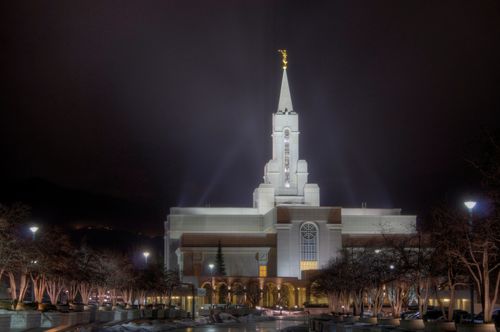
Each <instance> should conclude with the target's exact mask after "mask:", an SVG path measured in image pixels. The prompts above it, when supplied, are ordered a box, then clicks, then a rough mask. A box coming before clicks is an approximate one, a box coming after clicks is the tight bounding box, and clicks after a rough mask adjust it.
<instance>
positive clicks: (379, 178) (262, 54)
mask: <svg viewBox="0 0 500 332" xmlns="http://www.w3.org/2000/svg"><path fill="white" fill-rule="evenodd" d="M0 6H1V7H0V12H1V13H0V22H1V23H0V24H1V32H0V36H1V48H0V49H1V50H0V63H1V73H2V74H1V89H0V110H1V117H0V144H1V151H2V153H1V163H0V202H12V201H16V200H22V201H25V202H27V203H29V204H30V205H32V206H33V218H34V220H38V221H39V222H40V223H60V224H67V225H79V226H81V225H89V224H102V225H109V226H112V227H115V228H123V229H131V230H134V231H142V232H146V233H147V232H149V233H156V234H159V233H160V232H161V230H162V221H163V220H164V219H165V215H166V214H167V213H168V209H169V208H170V207H171V206H177V205H180V206H194V205H211V206H225V205H227V206H235V205H237V206H251V204H252V192H253V190H254V188H255V187H257V186H258V184H259V183H260V182H261V180H262V176H263V170H264V165H265V163H266V162H267V161H268V160H269V159H270V158H271V137H270V134H271V115H272V113H273V112H275V110H276V107H277V102H278V92H279V85H280V81H281V66H280V57H279V54H278V53H277V50H278V49H280V48H286V49H287V50H288V53H289V69H288V77H289V80H290V87H291V92H292V98H293V103H294V108H295V110H296V111H297V112H298V114H299V117H300V118H299V119H300V126H301V136H300V140H301V142H300V149H301V151H300V154H301V158H302V159H305V160H307V161H308V164H309V173H310V175H309V182H313V183H318V184H319V186H320V188H321V203H322V205H335V206H344V207H358V206H361V202H367V204H368V207H400V208H402V209H403V212H404V213H418V214H419V216H420V217H423V216H425V215H426V214H427V213H428V211H429V210H430V208H431V207H432V206H433V205H434V204H437V203H438V202H440V201H442V200H446V199H448V200H450V201H452V202H454V200H455V199H456V200H458V199H459V196H460V195H461V194H460V193H464V195H465V194H468V193H470V192H473V191H474V190H476V182H475V181H476V180H477V179H476V178H475V177H474V174H473V172H471V170H470V168H469V167H468V165H467V163H466V162H464V159H465V158H466V153H467V151H468V147H470V145H471V144H472V145H473V142H474V141H475V140H476V138H477V137H478V136H480V132H481V130H483V129H484V128H486V129H487V130H491V131H496V130H498V129H499V128H500V121H499V120H500V114H499V113H500V2H499V1H487V0H484V1H456V0H453V1H420V0H419V1H400V0H397V1H359V2H358V1H269V0H266V1H235V0H232V1H184V0H183V1H95V2H94V1H8V2H7V1H5V2H3V3H2V5H0ZM471 142H472V143H471ZM478 149H480V147H478Z"/></svg>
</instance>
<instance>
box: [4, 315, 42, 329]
mask: <svg viewBox="0 0 500 332" xmlns="http://www.w3.org/2000/svg"><path fill="white" fill-rule="evenodd" d="M40 323H41V314H40V312H38V311H18V312H14V313H12V315H11V316H10V328H11V329H23V330H28V329H32V328H35V327H40Z"/></svg>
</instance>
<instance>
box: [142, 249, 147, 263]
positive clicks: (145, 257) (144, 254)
mask: <svg viewBox="0 0 500 332" xmlns="http://www.w3.org/2000/svg"><path fill="white" fill-rule="evenodd" d="M142 255H143V256H144V259H145V260H146V265H148V257H149V251H145V252H143V253H142Z"/></svg>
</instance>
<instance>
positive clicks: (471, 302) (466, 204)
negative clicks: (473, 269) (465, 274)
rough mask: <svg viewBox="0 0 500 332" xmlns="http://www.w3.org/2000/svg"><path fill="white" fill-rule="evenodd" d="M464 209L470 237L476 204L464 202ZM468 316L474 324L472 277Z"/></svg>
mask: <svg viewBox="0 0 500 332" xmlns="http://www.w3.org/2000/svg"><path fill="white" fill-rule="evenodd" d="M464 205H465V207H466V208H467V209H468V210H469V220H468V224H469V235H472V209H474V207H475V206H476V202H474V201H466V202H464ZM469 288H470V316H471V323H472V324H474V281H473V280H472V276H470V286H469Z"/></svg>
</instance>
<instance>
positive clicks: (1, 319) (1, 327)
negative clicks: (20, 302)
mask: <svg viewBox="0 0 500 332" xmlns="http://www.w3.org/2000/svg"><path fill="white" fill-rule="evenodd" d="M9 329H10V315H9V314H0V331H8V330H9Z"/></svg>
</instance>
